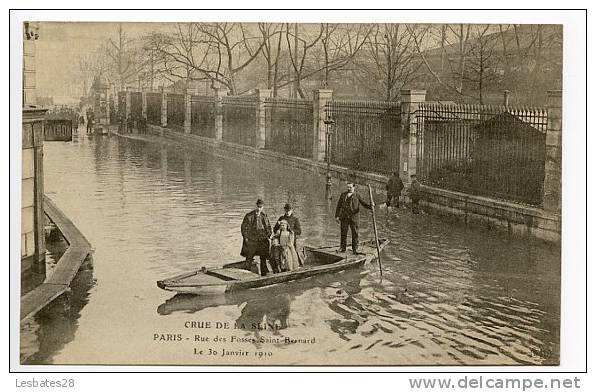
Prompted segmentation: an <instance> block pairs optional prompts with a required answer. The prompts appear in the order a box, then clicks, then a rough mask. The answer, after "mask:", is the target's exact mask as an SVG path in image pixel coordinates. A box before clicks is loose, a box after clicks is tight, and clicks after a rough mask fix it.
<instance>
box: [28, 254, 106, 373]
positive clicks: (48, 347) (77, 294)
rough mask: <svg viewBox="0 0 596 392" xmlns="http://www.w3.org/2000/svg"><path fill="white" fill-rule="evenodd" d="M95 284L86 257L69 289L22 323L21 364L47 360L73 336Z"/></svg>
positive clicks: (89, 262) (71, 339)
mask: <svg viewBox="0 0 596 392" xmlns="http://www.w3.org/2000/svg"><path fill="white" fill-rule="evenodd" d="M94 285H95V280H94V278H93V259H92V258H91V257H88V258H87V260H86V261H85V262H84V264H83V265H82V267H81V269H80V270H79V272H77V274H76V275H75V277H74V279H73V281H72V284H71V286H70V288H71V291H70V292H66V293H64V294H63V295H62V296H60V297H59V298H57V299H56V300H54V301H53V302H52V303H51V304H50V305H49V306H48V307H46V308H45V309H43V310H42V311H40V312H39V313H37V314H36V315H35V316H34V317H33V319H32V320H30V321H28V322H26V323H25V324H24V325H21V337H22V341H21V355H20V357H21V363H22V364H25V365H38V364H46V363H50V362H51V361H52V358H53V356H54V355H55V354H56V353H57V352H59V351H60V350H61V349H62V348H63V347H64V346H65V345H67V344H68V343H70V342H72V341H73V340H74V339H75V335H76V331H77V329H78V319H79V318H80V315H81V310H82V309H83V308H84V307H85V306H86V305H87V304H88V303H89V291H90V290H91V289H92V288H93V286H94ZM23 338H25V339H26V340H28V341H23Z"/></svg>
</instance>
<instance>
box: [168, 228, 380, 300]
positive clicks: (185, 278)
mask: <svg viewBox="0 0 596 392" xmlns="http://www.w3.org/2000/svg"><path fill="white" fill-rule="evenodd" d="M388 243H389V240H387V239H381V240H379V247H380V249H383V248H384V247H385V246H386V245H387V244H388ZM304 254H305V256H306V257H305V262H304V266H302V267H300V268H298V269H296V270H294V271H287V272H280V273H277V274H274V273H270V274H268V275H267V276H260V275H258V274H256V273H254V272H251V271H249V270H248V265H247V262H245V261H240V262H236V263H230V264H226V265H224V266H223V267H220V268H213V269H207V268H201V269H198V270H195V271H192V272H187V273H184V274H181V275H177V276H174V277H172V278H169V279H164V280H159V281H157V287H159V288H161V289H164V290H168V291H174V292H178V293H190V294H222V293H229V292H234V291H238V290H246V289H254V288H259V287H266V286H271V285H274V284H279V283H284V282H290V281H293V280H299V279H305V278H309V277H311V276H315V275H319V274H324V273H327V272H337V271H342V270H345V269H348V268H355V267H359V266H362V265H364V264H365V263H367V262H370V261H373V260H375V259H376V258H377V248H376V245H375V242H374V241H367V242H365V243H362V244H361V247H360V252H359V253H358V254H353V253H351V252H346V253H338V252H337V246H327V247H321V248H312V247H305V248H304Z"/></svg>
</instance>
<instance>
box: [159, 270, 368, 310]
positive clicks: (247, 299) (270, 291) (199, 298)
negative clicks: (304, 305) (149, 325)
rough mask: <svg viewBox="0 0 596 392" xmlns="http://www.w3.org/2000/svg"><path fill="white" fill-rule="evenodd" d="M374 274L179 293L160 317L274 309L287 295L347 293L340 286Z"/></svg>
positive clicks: (167, 302)
mask: <svg viewBox="0 0 596 392" xmlns="http://www.w3.org/2000/svg"><path fill="white" fill-rule="evenodd" d="M371 271H374V269H370V268H350V269H346V270H344V271H340V272H336V273H333V274H321V275H317V276H313V277H311V278H308V279H301V280H294V281H291V282H287V283H284V284H283V285H280V284H274V285H271V286H266V287H262V288H260V289H259V290H238V291H233V292H230V293H223V294H219V295H217V294H216V295H196V294H187V293H176V294H174V295H173V296H172V297H171V298H168V299H166V300H165V301H164V302H163V303H162V304H160V305H159V306H158V307H157V313H158V314H160V315H164V316H165V315H169V314H172V313H176V312H184V313H195V312H200V311H202V310H204V309H207V308H216V307H219V306H229V305H241V304H250V305H252V306H251V307H252V308H260V307H264V308H267V309H271V307H272V306H281V303H282V302H283V300H282V297H284V296H287V295H289V296H291V297H292V298H293V297H296V296H299V295H300V294H302V293H304V292H305V291H308V290H310V289H313V288H321V287H327V288H330V287H334V288H335V289H340V288H341V289H345V288H346V286H344V285H343V284H339V282H342V283H348V282H356V281H357V282H360V280H361V279H363V278H364V276H366V275H368V274H369V273H370V272H371ZM347 287H348V289H354V288H353V287H357V288H358V289H359V285H356V286H350V285H348V286H347ZM336 291H337V290H336Z"/></svg>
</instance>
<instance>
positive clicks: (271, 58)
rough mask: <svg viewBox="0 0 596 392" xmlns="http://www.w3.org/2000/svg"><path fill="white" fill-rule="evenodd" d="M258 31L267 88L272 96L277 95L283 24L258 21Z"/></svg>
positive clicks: (280, 76)
mask: <svg viewBox="0 0 596 392" xmlns="http://www.w3.org/2000/svg"><path fill="white" fill-rule="evenodd" d="M258 26H259V31H260V32H261V35H262V37H263V42H264V44H263V49H262V50H261V54H262V56H263V58H264V59H265V62H266V66H267V88H268V89H272V90H273V96H274V97H276V96H277V92H278V88H279V81H280V79H281V78H282V75H281V74H280V55H281V52H282V44H281V42H282V35H283V33H284V27H285V25H284V24H282V23H259V24H258Z"/></svg>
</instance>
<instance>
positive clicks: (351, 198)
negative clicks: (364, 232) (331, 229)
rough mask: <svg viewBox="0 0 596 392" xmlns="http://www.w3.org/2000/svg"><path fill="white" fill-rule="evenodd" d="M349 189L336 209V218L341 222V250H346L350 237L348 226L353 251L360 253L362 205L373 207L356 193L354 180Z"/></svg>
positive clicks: (341, 197) (340, 198)
mask: <svg viewBox="0 0 596 392" xmlns="http://www.w3.org/2000/svg"><path fill="white" fill-rule="evenodd" d="M347 187H348V189H347V191H345V192H343V193H342V194H341V195H340V196H339V200H338V201H337V208H336V209H335V220H336V221H337V222H338V223H339V224H340V228H341V236H340V246H339V251H340V252H345V251H346V245H347V237H348V228H349V229H350V231H351V233H352V252H354V253H358V226H359V223H360V218H359V215H358V213H359V212H360V206H363V207H364V208H366V209H369V210H370V209H371V208H372V207H371V205H370V203H367V202H365V201H364V200H362V197H360V195H359V194H358V193H356V191H355V190H356V186H355V185H354V183H353V182H348V184H347Z"/></svg>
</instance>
